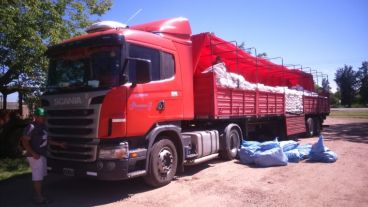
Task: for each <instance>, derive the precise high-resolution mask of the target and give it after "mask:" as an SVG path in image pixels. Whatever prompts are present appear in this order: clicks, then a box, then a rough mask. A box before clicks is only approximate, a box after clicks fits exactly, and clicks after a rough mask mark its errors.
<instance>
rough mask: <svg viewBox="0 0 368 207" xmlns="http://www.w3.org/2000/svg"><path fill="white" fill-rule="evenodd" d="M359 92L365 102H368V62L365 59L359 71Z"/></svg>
mask: <svg viewBox="0 0 368 207" xmlns="http://www.w3.org/2000/svg"><path fill="white" fill-rule="evenodd" d="M357 76H358V82H359V94H360V97H361V99H362V102H363V104H368V62H367V61H364V62H363V63H362V66H361V67H360V68H359V70H358V73H357Z"/></svg>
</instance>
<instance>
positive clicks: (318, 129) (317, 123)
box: [314, 118, 322, 136]
mask: <svg viewBox="0 0 368 207" xmlns="http://www.w3.org/2000/svg"><path fill="white" fill-rule="evenodd" d="M321 130H322V126H321V120H320V119H318V118H316V119H314V135H316V136H319V135H320V133H321Z"/></svg>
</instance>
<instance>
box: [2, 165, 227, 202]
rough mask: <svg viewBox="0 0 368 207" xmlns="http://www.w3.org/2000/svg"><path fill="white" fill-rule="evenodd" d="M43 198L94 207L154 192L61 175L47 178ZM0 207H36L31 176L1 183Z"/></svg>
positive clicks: (138, 184)
mask: <svg viewBox="0 0 368 207" xmlns="http://www.w3.org/2000/svg"><path fill="white" fill-rule="evenodd" d="M218 162H221V160H219V159H215V160H211V161H209V162H206V163H203V164H200V165H196V166H187V167H185V172H183V173H178V176H177V178H183V177H187V176H192V175H194V174H196V173H198V172H200V171H202V170H204V169H208V168H209V167H211V166H212V164H215V163H218ZM44 189H45V194H46V196H48V197H49V198H51V200H52V203H50V204H47V205H46V206H55V207H58V206H60V207H62V206H78V207H84V206H97V205H104V204H110V203H114V202H117V201H121V200H124V199H128V198H129V197H131V196H133V195H135V194H139V193H144V192H146V191H149V190H154V188H151V187H149V186H147V185H146V184H145V183H144V181H143V179H142V178H136V179H132V180H123V181H98V180H91V179H82V178H75V177H65V176H61V175H53V174H51V175H48V176H47V178H46V181H45V184H44ZM0 206H1V207H8V206H9V207H13V206H35V205H34V204H33V203H32V182H31V174H24V175H20V176H15V177H12V178H10V179H7V180H4V181H1V182H0Z"/></svg>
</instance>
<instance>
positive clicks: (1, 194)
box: [0, 174, 152, 207]
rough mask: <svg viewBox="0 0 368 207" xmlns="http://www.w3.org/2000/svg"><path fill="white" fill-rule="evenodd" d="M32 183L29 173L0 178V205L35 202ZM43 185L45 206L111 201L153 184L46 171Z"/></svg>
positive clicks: (82, 204) (81, 204)
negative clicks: (80, 176)
mask: <svg viewBox="0 0 368 207" xmlns="http://www.w3.org/2000/svg"><path fill="white" fill-rule="evenodd" d="M31 184H32V183H31V175H30V174H26V175H22V176H16V177H13V178H11V179H8V180H5V181H2V182H0V206H2V207H8V206H35V205H34V204H33V203H32V186H31ZM44 189H45V194H46V196H48V197H49V198H50V199H51V200H53V201H52V203H50V204H47V206H81V207H83V206H96V205H103V204H109V203H113V202H116V201H120V200H123V199H126V198H129V197H130V196H132V195H133V194H137V193H143V192H145V191H148V190H151V189H152V188H150V187H148V186H147V185H145V184H144V182H143V180H141V179H132V180H124V181H97V180H89V179H80V178H72V177H63V176H58V175H49V176H48V177H47V179H46V181H45V185H44Z"/></svg>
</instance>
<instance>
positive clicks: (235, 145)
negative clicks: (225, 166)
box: [220, 127, 240, 160]
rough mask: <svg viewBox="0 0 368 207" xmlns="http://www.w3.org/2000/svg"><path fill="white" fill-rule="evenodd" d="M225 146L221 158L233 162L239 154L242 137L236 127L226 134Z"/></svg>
mask: <svg viewBox="0 0 368 207" xmlns="http://www.w3.org/2000/svg"><path fill="white" fill-rule="evenodd" d="M224 141H225V146H224V148H225V149H224V150H222V151H221V153H220V156H221V158H222V159H224V160H232V159H234V158H235V157H236V155H237V154H238V149H239V148H240V135H239V132H238V130H236V129H235V128H234V127H233V128H232V129H231V130H230V131H229V133H226V134H225V140H224Z"/></svg>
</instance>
